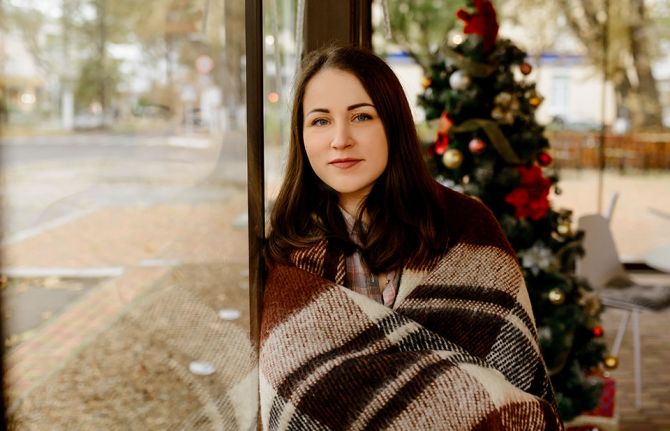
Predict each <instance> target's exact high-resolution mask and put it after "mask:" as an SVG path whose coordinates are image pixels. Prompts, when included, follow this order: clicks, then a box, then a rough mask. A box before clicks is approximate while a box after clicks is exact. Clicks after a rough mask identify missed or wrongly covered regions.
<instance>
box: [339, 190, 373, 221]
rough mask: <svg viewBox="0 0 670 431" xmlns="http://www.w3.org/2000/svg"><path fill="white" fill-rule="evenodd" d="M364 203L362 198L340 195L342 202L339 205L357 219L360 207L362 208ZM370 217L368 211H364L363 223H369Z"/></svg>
mask: <svg viewBox="0 0 670 431" xmlns="http://www.w3.org/2000/svg"><path fill="white" fill-rule="evenodd" d="M362 204H363V200H362V199H352V198H347V197H344V196H340V202H339V205H340V207H341V208H342V209H343V210H344V211H346V212H347V214H349V215H350V216H351V217H353V218H354V219H356V218H357V217H358V212H359V209H360V208H361V206H362ZM367 222H368V218H367V213H366V212H364V213H363V223H366V224H367Z"/></svg>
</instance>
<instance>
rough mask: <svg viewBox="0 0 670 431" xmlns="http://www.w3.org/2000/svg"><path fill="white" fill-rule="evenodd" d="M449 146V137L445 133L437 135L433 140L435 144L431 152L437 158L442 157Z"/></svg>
mask: <svg viewBox="0 0 670 431" xmlns="http://www.w3.org/2000/svg"><path fill="white" fill-rule="evenodd" d="M448 146H449V136H447V134H446V133H438V134H437V138H435V143H434V144H433V151H434V152H435V154H437V155H438V156H441V155H443V154H444V153H446V152H447V147H448Z"/></svg>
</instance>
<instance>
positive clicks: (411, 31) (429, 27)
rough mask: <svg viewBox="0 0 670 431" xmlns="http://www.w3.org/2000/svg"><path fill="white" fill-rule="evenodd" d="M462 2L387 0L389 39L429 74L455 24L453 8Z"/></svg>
mask: <svg viewBox="0 0 670 431" xmlns="http://www.w3.org/2000/svg"><path fill="white" fill-rule="evenodd" d="M463 5H464V2H463V3H461V2H454V1H447V0H389V15H390V21H391V22H390V23H391V30H392V40H391V42H392V43H394V44H396V45H398V46H399V47H400V48H401V49H403V50H404V51H405V52H407V54H408V55H409V56H410V57H412V58H413V59H414V61H416V63H417V64H419V65H420V66H421V67H422V68H423V70H424V71H426V73H428V70H429V69H430V65H431V63H433V62H434V61H435V60H436V59H437V57H438V53H439V50H440V48H441V47H442V46H443V45H444V44H445V43H446V42H447V37H448V34H449V31H451V30H452V29H453V28H454V27H455V26H456V21H457V19H456V10H457V9H458V8H459V7H462V6H463Z"/></svg>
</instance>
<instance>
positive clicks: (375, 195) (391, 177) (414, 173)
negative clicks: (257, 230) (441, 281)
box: [266, 46, 447, 273]
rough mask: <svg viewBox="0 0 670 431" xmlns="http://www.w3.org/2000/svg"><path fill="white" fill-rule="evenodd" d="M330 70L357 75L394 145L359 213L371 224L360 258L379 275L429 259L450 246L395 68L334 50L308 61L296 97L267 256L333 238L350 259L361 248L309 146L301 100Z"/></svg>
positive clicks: (355, 51) (279, 256) (277, 257)
mask: <svg viewBox="0 0 670 431" xmlns="http://www.w3.org/2000/svg"><path fill="white" fill-rule="evenodd" d="M327 68H332V69H338V70H342V71H346V72H349V73H351V74H353V75H354V76H355V77H356V78H358V80H359V81H360V82H361V84H362V85H363V88H364V89H365V91H366V92H367V93H368V95H369V96H370V98H371V99H372V103H373V104H374V106H375V108H376V110H377V113H378V114H379V117H380V119H381V121H382V123H383V124H384V130H385V132H386V137H387V140H388V164H387V166H386V169H385V170H384V172H383V173H382V175H381V176H380V177H379V178H378V179H377V181H376V182H375V184H374V186H373V188H372V190H371V192H370V194H369V195H368V196H367V198H366V200H365V202H364V203H363V205H362V207H361V211H359V214H358V218H357V223H356V226H361V225H362V224H361V217H362V215H363V213H364V212H366V213H367V216H368V219H369V221H370V222H369V226H368V227H367V229H365V230H364V231H362V232H360V235H361V240H362V243H363V247H361V254H362V255H363V258H364V259H365V261H366V263H367V264H368V266H369V267H370V269H371V270H372V271H373V272H376V273H379V272H386V271H389V270H394V269H398V268H399V267H401V266H403V265H404V264H406V263H407V262H408V261H410V260H412V261H423V260H426V259H429V258H430V257H431V256H432V255H434V254H435V253H439V252H440V251H442V250H443V249H444V248H445V247H446V244H447V233H446V231H445V230H446V227H445V223H444V221H443V214H444V208H442V207H441V203H440V202H441V199H440V198H439V191H438V187H439V186H438V185H437V183H436V182H435V181H434V180H433V179H432V178H431V176H430V174H429V172H428V169H427V167H426V164H425V162H424V160H423V156H422V154H421V149H420V145H419V141H418V138H417V135H416V129H415V128H414V122H413V119H412V114H411V111H410V108H409V105H408V103H407V99H406V97H405V95H404V92H403V89H402V86H401V85H400V82H399V81H398V78H397V77H396V76H395V74H394V73H393V71H392V70H391V68H389V66H388V65H387V64H386V63H385V62H384V61H383V60H382V59H380V58H379V57H377V56H376V55H374V54H373V53H371V52H370V51H367V50H364V49H361V48H355V47H349V46H334V47H328V48H325V49H321V50H318V51H315V52H313V53H311V54H310V55H309V56H307V57H306V58H305V59H304V61H303V64H302V72H301V74H300V76H299V77H298V79H297V81H296V84H295V88H294V98H293V111H292V116H291V142H290V148H289V154H288V161H287V167H286V173H285V176H284V180H283V183H282V186H281V189H280V191H279V194H278V196H277V200H276V201H275V203H274V206H273V209H272V214H271V218H270V233H269V235H268V239H267V249H266V253H267V257H268V258H269V259H270V260H271V261H280V262H285V261H286V260H287V258H288V255H289V253H290V252H291V251H292V250H294V249H296V248H303V247H309V246H311V245H313V244H315V243H316V242H318V241H321V240H323V239H328V240H329V241H334V242H335V243H336V244H339V245H340V246H341V248H342V250H344V252H345V253H351V252H352V251H353V250H354V248H355V247H356V246H355V245H354V244H353V243H352V242H351V240H350V239H349V233H348V230H347V227H346V224H345V222H344V219H343V217H342V213H341V211H340V209H339V208H338V195H337V193H336V192H335V191H334V190H333V189H331V188H330V187H328V186H327V185H326V184H325V183H323V182H322V181H321V180H320V179H319V177H317V176H316V174H315V173H314V171H313V170H312V167H311V165H310V163H309V160H308V159H307V154H306V152H305V147H304V142H303V134H302V129H303V120H304V119H303V98H304V95H305V88H306V87H307V83H308V82H309V81H310V80H311V79H312V78H313V77H314V75H316V74H317V73H318V72H319V71H321V70H323V69H327Z"/></svg>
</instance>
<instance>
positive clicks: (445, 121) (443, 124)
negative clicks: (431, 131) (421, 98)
mask: <svg viewBox="0 0 670 431" xmlns="http://www.w3.org/2000/svg"><path fill="white" fill-rule="evenodd" d="M453 125H454V122H453V121H451V118H449V115H447V113H446V112H443V113H442V115H440V125H439V126H438V129H437V132H438V133H442V134H446V133H447V132H448V131H449V129H450V128H451V126H453Z"/></svg>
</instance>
